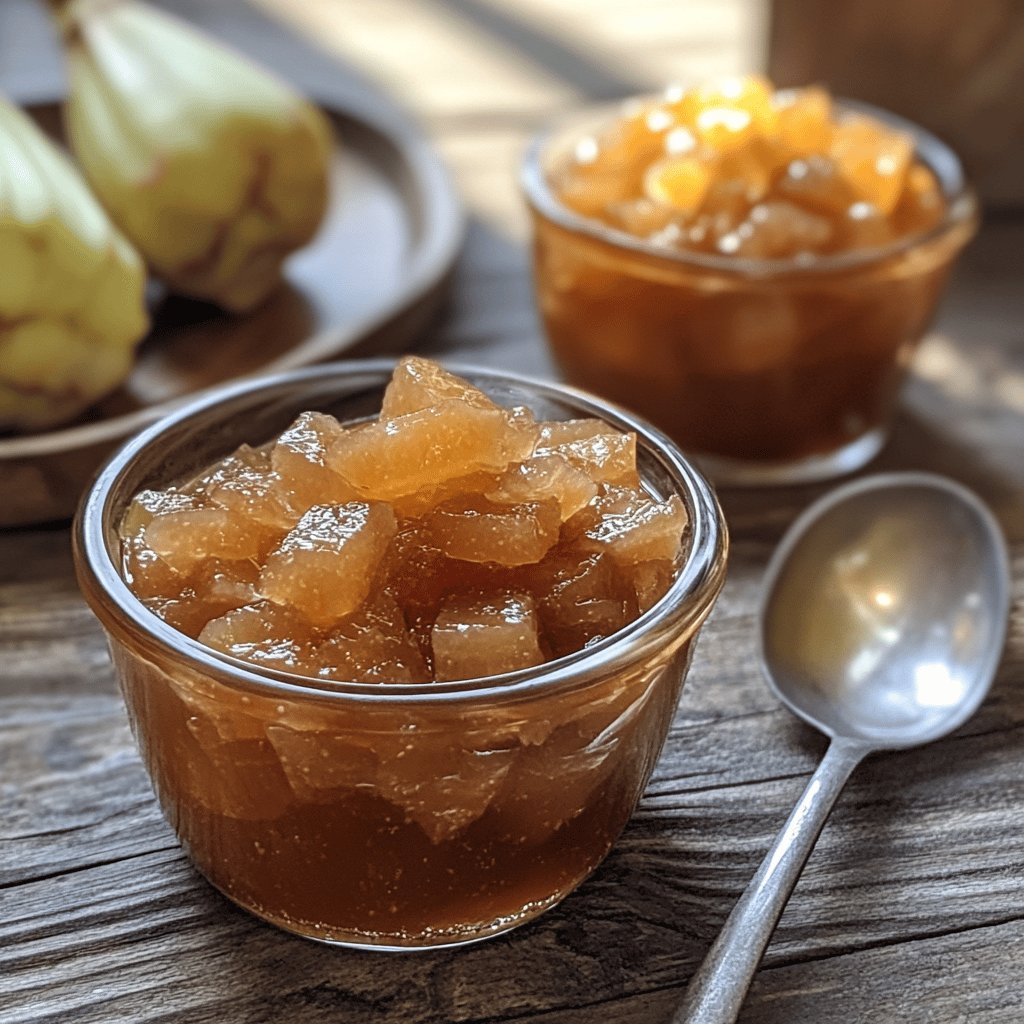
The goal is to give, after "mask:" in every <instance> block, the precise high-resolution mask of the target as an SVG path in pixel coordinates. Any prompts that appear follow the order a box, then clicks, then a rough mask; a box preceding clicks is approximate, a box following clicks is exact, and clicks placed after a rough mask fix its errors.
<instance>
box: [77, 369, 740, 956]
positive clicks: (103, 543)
mask: <svg viewBox="0 0 1024 1024" xmlns="http://www.w3.org/2000/svg"><path fill="white" fill-rule="evenodd" d="M392 368H393V364H392V363H391V362H386V361H381V360H377V361H363V362H349V363H345V364H338V365H333V366H331V365H327V366H319V367H316V368H314V369H309V370H302V371H298V372H292V373H283V374H279V375H276V376H273V377H268V378H264V379H261V380H254V381H249V382H246V383H242V384H239V385H237V386H234V387H231V388H225V389H222V390H220V391H219V392H218V393H216V394H215V395H213V396H211V397H208V398H205V399H203V400H201V401H199V402H196V403H195V404H192V405H190V406H188V407H187V408H184V409H182V410H181V411H179V412H176V413H174V414H173V415H171V416H168V417H167V418H165V419H163V420H161V421H160V422H159V423H157V424H155V425H154V426H152V427H151V428H149V429H148V430H146V431H144V432H143V433H142V434H140V435H139V436H137V437H136V438H135V439H134V440H132V441H131V442H129V444H128V445H127V446H126V447H125V448H123V449H122V450H121V451H120V452H119V453H118V454H117V455H116V456H115V457H114V458H113V459H112V460H111V461H110V462H109V463H108V464H107V465H106V467H105V468H104V469H103V470H102V471H101V473H100V474H99V477H98V478H97V480H96V482H95V484H94V486H93V488H92V490H91V491H90V493H89V494H88V495H87V496H86V497H85V499H84V501H83V503H82V506H81V508H80V510H79V515H78V519H77V522H76V527H75V534H74V539H75V557H76V565H77V570H78V575H79V581H80V585H81V587H82V590H83V593H84V594H85V597H86V600H87V601H88V602H89V604H90V605H91V607H92V609H93V611H94V612H95V613H96V615H97V616H98V617H99V619H100V621H101V623H102V624H103V627H104V628H105V630H106V632H107V635H108V639H109V644H110V649H111V652H112V657H113V661H114V665H115V667H116V670H117V674H118V677H119V680H120V685H121V689H122V692H123V694H124V698H125V702H126V704H127V707H128V712H129V716H130V719H131V723H132V727H133V730H134V733H135V737H136V740H137V742H138V745H139V748H140V751H141V753H142V757H143V760H144V762H145V764H146V767H147V769H148V771H149V774H150V777H151V779H152V782H153V785H154V788H155V790H156V793H157V796H158V797H159V799H160V803H161V805H162V808H163V811H164V814H165V815H166V817H167V819H168V821H169V822H170V823H171V825H172V826H173V827H174V829H175V830H176V831H177V833H178V836H179V838H180V839H181V842H182V844H183V846H184V847H185V849H186V850H187V851H188V853H189V855H190V856H191V858H192V860H193V862H194V863H195V864H196V866H197V867H198V868H199V870H200V871H201V872H202V873H203V874H204V875H205V876H206V877H207V878H208V879H209V880H210V882H212V883H213V885H215V886H216V887H217V888H218V889H220V890H221V892H223V893H224V894H225V895H227V896H228V897H229V898H231V899H232V900H234V901H235V902H236V903H238V904H239V905H240V906H242V907H243V908H245V909H246V910H249V911H251V912H252V913H253V914H256V915H257V916H259V917H261V918H263V919H265V920H267V921H270V922H272V923H273V924H276V925H278V926H280V927H282V928H285V929H287V930H289V931H292V932H296V933H298V934H300V935H304V936H307V937H309V938H313V939H319V940H322V941H325V942H330V943H336V944H341V945H349V946H359V947H375V948H378V949H391V950H403V949H416V948H424V947H436V946H445V945H457V944H461V943H464V942H471V941H474V940H477V939H482V938H487V937H489V936H492V935H496V934H499V933H500V932H503V931H506V930H508V929H510V928H513V927H515V926H516V925H519V924H521V923H523V922H525V921H528V920H530V919H531V918H533V917H535V916H536V915H537V914H539V913H541V912H542V911H543V910H544V909H546V908H547V907H550V906H552V905H553V904H555V903H557V902H558V901H559V900H561V899H562V898H563V897H564V896H566V895H567V894H568V893H569V892H570V891H572V889H574V888H575V887H576V886H577V885H579V883H580V882H581V881H582V880H583V879H584V878H585V877H586V876H587V875H588V874H589V873H590V872H591V871H593V869H594V868H595V867H596V866H597V865H598V864H599V863H600V861H601V860H602V859H603V857H604V856H605V855H606V854H607V852H608V850H609V849H610V847H611V846H612V844H613V843H614V842H615V840H616V838H617V836H618V835H619V833H620V831H621V830H622V828H623V826H624V825H625V823H626V820H627V819H628V818H629V816H630V814H631V813H632V811H633V808H634V806H635V804H636V802H637V800H638V799H639V797H640V794H641V792H642V791H643V788H644V786H645V784H646V782H647V779H648V776H649V775H650V772H651V770H652V768H653V766H654V763H655V760H656V759H657V757H658V754H659V751H660V749H661V746H662V744H663V742H664V740H665V736H666V734H667V731H668V728H669V724H670V722H671V720H672V715H673V712H674V709H675V706H676V702H677V699H678V696H679V691H680V687H681V685H682V682H683V677H684V676H685V674H686V671H687V668H688V666H689V661H690V652H691V649H692V644H693V640H694V638H695V637H696V635H697V631H698V630H699V628H700V626H701V624H702V622H703V621H704V619H705V617H706V616H707V614H708V612H709V611H710V609H711V606H712V604H713V603H714V600H715V598H716V596H717V594H718V591H719V589H720V588H721V585H722V582H723V578H724V574H725V562H726V549H727V536H726V528H725V524H724V522H723V520H722V516H721V512H720V510H719V508H718V505H717V503H716V501H715V498H714V495H713V493H712V491H711V490H710V488H709V487H708V485H707V483H706V482H705V480H704V479H703V478H702V477H701V476H700V475H699V474H698V473H697V472H696V471H695V470H694V469H693V468H692V467H691V466H690V465H689V464H688V463H687V462H686V461H685V459H684V458H683V457H682V455H681V454H680V452H679V451H678V450H677V449H676V448H675V446H674V445H673V444H672V443H671V442H670V441H668V440H667V439H666V438H665V437H663V436H662V435H660V434H659V433H658V432H657V431H655V430H652V429H651V428H650V427H649V426H647V425H645V424H643V423H642V422H640V421H638V420H636V419H634V418H633V417H631V416H630V415H628V414H626V413H623V412H621V411H619V410H617V409H615V408H614V407H612V406H610V405H607V404H605V403H603V402H600V401H598V400H596V399H593V398H590V397H589V396H586V395H584V394H582V393H578V392H575V391H573V390H571V389H569V388H564V387H558V386H556V385H548V384H543V383H539V382H534V381H529V380H525V379H521V378H518V377H513V376H508V375H504V374H500V373H491V372H487V371H483V370H475V369H469V368H462V367H453V369H455V371H456V372H457V373H460V374H461V375H462V376H464V377H465V378H467V379H468V380H469V381H470V382H471V383H473V384H475V385H476V386H477V387H479V388H482V389H483V390H484V391H485V392H487V393H488V394H489V395H491V396H492V397H493V398H494V399H495V400H497V401H498V402H500V403H501V404H504V405H507V406H512V405H526V406H528V407H530V408H531V409H532V410H533V411H534V412H535V413H536V414H537V416H538V417H541V418H544V419H565V418H577V417H600V418H601V419H604V420H606V421H607V422H609V423H610V424H612V425H613V426H614V427H615V428H616V429H617V430H621V431H628V430H632V431H635V432H636V434H637V440H638V443H637V450H638V451H637V459H638V467H639V469H640V474H641V478H642V479H643V481H644V483H645V486H646V487H648V488H649V489H650V491H651V492H652V493H653V494H655V495H656V496H658V497H659V498H666V497H668V496H670V495H672V494H678V495H679V496H680V498H681V499H682V501H683V502H684V504H685V506H686V509H687V511H688V513H689V523H690V525H689V536H688V542H689V545H690V546H689V553H688V555H687V557H686V560H685V564H684V565H683V566H682V568H681V569H680V571H679V573H678V575H677V577H676V579H675V580H674V581H673V583H672V585H671V588H670V590H669V592H668V593H667V594H666V595H665V597H664V598H662V600H661V601H659V602H658V603H657V604H656V605H655V606H654V607H653V608H651V609H650V610H649V611H648V612H646V613H645V614H644V615H642V616H641V617H640V618H638V619H637V620H636V621H635V622H633V623H632V624H630V625H629V626H627V627H626V628H625V629H623V630H622V631H621V632H620V633H618V634H617V635H615V636H614V637H610V638H608V639H606V640H604V641H601V642H599V643H596V644H595V645H593V646H592V647H590V648H587V649H585V650H583V651H580V652H578V653H576V654H573V655H570V656H568V657H564V658H560V659H558V660H555V661H551V662H549V663H547V664H545V665H542V666H539V667H537V668H531V669H528V670H522V671H518V672H514V673H507V674H504V675H500V676H491V677H488V678H480V679H474V680H469V681H464V682H456V683H434V684H424V685H400V684H380V685H376V684H366V683H336V682H329V681H324V680H314V679H301V680H300V678H299V677H296V676H292V675H289V674H287V673H283V672H278V671H273V670H267V669H262V668H258V667H255V666H254V665H252V664H251V663H248V662H242V661H238V660H236V659H233V658H231V657H228V656H226V655H222V654H220V653H218V652H216V651H214V650H211V649H209V648H207V647H205V646H203V645H202V644H200V643H199V642H198V641H196V640H193V639H191V638H189V637H187V636H185V635H184V634H181V633H179V632H177V631H176V630H174V629H173V628H171V627H170V626H168V625H167V624H166V623H164V622H163V621H162V620H161V619H160V618H158V617H157V616H156V615H155V614H153V613H152V612H151V611H149V610H148V609H147V608H146V607H145V605H143V604H142V602H141V601H140V600H139V599H137V598H136V596H135V595H134V594H133V593H132V591H131V590H130V589H129V588H128V585H127V584H126V583H125V581H124V579H123V578H122V575H121V571H120V568H119V566H120V541H119V536H118V526H119V523H120V521H121V518H122V516H123V514H124V512H125V510H126V508H127V506H128V504H129V503H130V502H131V499H132V498H133V496H134V495H135V494H137V493H138V492H139V491H140V490H143V489H144V488H163V487H167V486H170V485H173V484H175V483H177V482H180V481H182V480H185V479H188V478H190V477H192V476H193V475H195V474H196V472H197V471H199V470H201V469H202V468H204V467H206V466H207V465H209V464H210V463H212V462H213V461H215V460H217V459H219V458H221V457H223V456H224V455H226V454H227V453H229V452H230V451H232V450H234V449H235V448H236V447H237V446H238V445H239V444H241V443H243V442H246V443H248V444H252V445H259V444H262V443H264V442H266V441H268V440H270V439H271V438H273V437H275V436H276V435H278V434H279V433H280V432H281V431H282V430H283V429H284V428H285V427H286V426H288V424H289V423H290V422H291V421H292V420H293V419H294V418H295V417H296V416H297V415H298V414H299V413H300V412H302V411H304V410H306V409H316V410H321V411H324V412H329V413H331V414H333V415H334V416H336V417H338V418H339V419H340V420H342V421H348V420H356V419H360V418H363V417H366V416H370V415H374V414H376V413H377V412H378V411H379V409H380V405H381V398H382V396H383V391H384V387H385V385H386V383H387V381H388V379H389V377H390V374H391V370H392Z"/></svg>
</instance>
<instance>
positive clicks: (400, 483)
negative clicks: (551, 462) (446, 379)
mask: <svg viewBox="0 0 1024 1024" xmlns="http://www.w3.org/2000/svg"><path fill="white" fill-rule="evenodd" d="M535 440H536V431H535V429H533V428H532V427H531V426H530V425H524V424H522V423H519V422H516V421H515V420H514V419H513V417H512V416H511V415H510V414H509V413H508V412H507V411H506V410H504V409H499V408H497V407H495V408H493V409H486V408H480V407H479V406H475V405H471V404H470V403H468V402H464V401H462V400H461V399H446V400H444V401H441V402H439V403H438V404H437V405H436V406H433V407H432V408H429V409H419V410H417V411H416V412H410V413H406V414H404V415H401V416H395V417H393V418H391V419H381V420H377V421H376V422H374V423H371V424H368V425H367V426H365V427H364V428H363V429H361V430H353V431H349V432H348V433H346V434H345V436H344V438H343V439H342V440H341V441H340V442H339V443H338V444H337V445H336V446H335V447H334V448H333V449H332V451H331V453H330V456H329V464H330V466H331V467H332V468H333V469H334V470H335V471H336V472H337V473H339V474H340V475H341V476H343V477H344V478H345V479H346V480H348V481H349V483H351V484H352V485H353V486H354V487H355V488H356V490H357V491H358V492H359V493H360V494H361V495H363V496H365V497H373V498H375V499H377V500H379V501H393V500H394V499H396V498H400V497H402V496H403V495H409V494H414V493H415V492H416V491H420V490H423V489H424V488H429V487H437V486H438V485H440V484H441V483H442V482H444V481H446V480H452V479H454V478H456V477H460V476H467V475H469V474H470V473H475V472H481V471H483V472H488V471H495V472H498V471H504V470H505V469H506V468H507V467H508V466H509V464H510V463H512V462H514V461H515V460H516V459H521V458H524V457H525V456H526V455H528V454H529V453H530V451H531V450H532V448H533V445H534V441H535Z"/></svg>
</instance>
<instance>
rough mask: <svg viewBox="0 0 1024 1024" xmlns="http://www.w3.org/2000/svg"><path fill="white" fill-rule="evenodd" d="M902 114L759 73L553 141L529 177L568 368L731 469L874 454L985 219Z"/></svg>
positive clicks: (544, 289)
mask: <svg viewBox="0 0 1024 1024" xmlns="http://www.w3.org/2000/svg"><path fill="white" fill-rule="evenodd" d="M876 115H877V116H876ZM887 117H888V115H882V114H881V112H875V114H868V113H865V112H862V110H861V109H860V108H853V107H851V106H846V105H843V104H841V103H839V102H836V103H833V101H832V100H831V98H830V97H829V95H828V93H827V92H825V91H824V90H822V89H818V88H808V89H801V90H787V91H785V92H773V90H772V88H771V86H770V84H769V83H767V82H765V81H764V80H763V79H760V78H756V77H748V78H742V79H736V80H727V81H724V82H719V83H715V84H710V85H706V86H702V87H698V88H694V89H690V90H686V91H683V90H675V91H669V92H667V93H666V94H664V95H663V96H661V97H658V98H657V99H654V100H649V101H643V102H636V103H634V104H632V105H627V107H626V108H625V109H624V111H623V112H622V113H621V114H620V116H619V117H618V118H616V119H613V120H611V121H607V122H605V123H603V124H602V125H600V126H599V127H598V128H597V129H596V130H592V131H581V132H567V133H565V134H564V135H563V136H559V137H555V138H553V139H551V140H549V141H547V143H546V144H545V147H544V148H543V149H542V150H540V151H539V152H538V154H537V155H536V157H534V158H533V160H534V161H535V162H534V163H532V164H531V163H528V165H527V172H526V177H525V184H526V189H527V195H528V199H529V201H530V205H531V209H532V213H533V219H534V237H535V242H534V269H535V278H536V288H537V295H538V301H539V305H540V308H541V312H542V314H543V317H544V321H545V326H546V330H547V334H548V338H549V340H550V342H551V346H552V349H553V352H554V355H555V358H556V360H557V361H558V363H559V364H560V366H561V368H562V370H563V372H564V374H565V376H566V378H567V379H568V380H569V381H571V382H572V383H574V384H577V385H579V386H581V387H585V388H588V389H589V390H591V391H594V392H595V393H597V394H600V395H602V396H604V397H607V398H610V399H612V400H614V401H617V402H620V403H621V404H623V405H625V406H627V407H628V408H633V409H635V410H637V411H638V412H640V413H642V414H643V415H644V416H646V417H648V418H649V419H650V420H652V421H653V422H654V423H655V424H656V425H658V426H660V427H661V428H662V429H664V430H665V431H666V432H668V433H669V434H670V435H671V436H672V437H673V438H674V439H675V440H676V441H678V442H679V443H680V444H681V445H682V446H683V447H684V448H685V449H687V450H689V451H691V452H693V453H694V454H696V455H699V456H703V457H705V459H706V463H707V465H708V466H709V467H710V468H711V471H712V472H713V473H714V472H715V471H716V468H717V469H720V470H721V478H722V479H723V480H729V479H732V478H733V477H731V476H730V472H729V470H730V469H732V470H737V471H749V472H751V480H752V481H754V479H755V478H756V476H757V474H758V473H760V472H762V470H761V469H758V467H759V466H760V467H764V466H765V465H768V466H769V467H776V466H777V467H787V466H794V465H798V464H800V463H802V462H803V463H805V465H807V466H809V465H811V463H817V464H818V465H819V466H820V467H821V468H822V470H823V472H822V474H821V475H828V472H827V470H828V469H829V467H830V465H831V468H832V469H834V470H843V469H850V468H853V465H852V463H850V462H849V460H850V459H852V458H854V453H856V452H861V454H862V455H863V456H865V457H870V454H873V453H874V451H877V449H878V447H879V445H880V444H881V441H882V437H883V435H884V432H885V429H886V426H887V423H888V420H889V419H890V417H891V413H892V410H893V407H894V404H895V398H896V395H897V393H898V390H899V386H900V384H901V381H902V378H903V376H904V373H905V370H906V367H907V364H908V363H909V360H910V357H911V354H912V351H913V348H914V346H915V344H916V343H917V341H918V340H919V339H920V337H921V336H922V334H923V333H924V331H925V329H926V327H927V325H928V323H929V320H930V318H931V315H932V313H933V310H934V308H935V305H936V303H937V301H938V298H939V295H940V294H941V291H942V289H943V287H944V284H945V280H946V276H947V274H948V271H949V269H950V265H951V262H952V260H953V258H954V257H955V255H956V253H957V252H958V251H959V249H960V247H961V246H962V245H963V244H964V243H965V242H966V240H967V239H968V238H969V237H970V235H971V234H972V233H973V230H974V216H975V214H974V208H973V200H972V199H971V198H970V197H969V195H968V194H967V193H966V190H965V189H964V187H963V185H962V182H960V184H959V185H958V186H957V187H958V188H959V189H960V198H961V199H962V200H963V202H962V203H961V204H960V205H959V206H958V207H957V213H956V216H955V217H954V216H952V215H951V206H950V199H951V198H953V196H952V193H951V191H949V190H947V188H946V185H947V184H948V180H947V182H945V183H943V182H940V180H939V177H938V176H937V175H938V171H937V168H938V166H939V165H941V166H942V167H944V168H945V173H946V174H947V179H948V177H949V175H950V174H951V173H952V174H953V177H956V176H957V175H958V174H959V170H958V165H957V163H956V159H955V157H954V156H953V155H952V154H951V153H949V152H948V150H945V148H944V147H942V146H941V143H938V141H937V140H934V139H931V138H930V137H926V136H924V134H923V133H920V132H919V131H918V130H917V129H913V126H910V125H906V124H904V123H900V127H898V128H897V127H893V126H892V124H890V123H889V122H888V121H887V120H884V119H883V118H887ZM904 129H906V130H904ZM911 129H913V131H914V132H915V134H914V135H911V134H908V131H910V130H911ZM930 158H934V159H935V166H933V165H932V164H931V163H930V162H929V159H930ZM950 168H957V170H956V171H955V173H954V172H951V171H950ZM961 207H962V208H963V209H961ZM844 450H848V451H849V452H850V455H848V456H847V462H848V464H846V465H842V464H840V463H841V461H842V459H843V457H844V456H842V455H841V454H839V455H837V454H836V453H842V452H844ZM832 459H838V460H839V461H838V462H836V463H835V464H832V463H831V460H832ZM773 472H774V469H771V468H769V469H768V470H767V473H768V474H769V476H770V474H771V473H773ZM814 472H815V471H811V472H810V476H813V475H814ZM769 476H766V477H765V478H766V479H768V478H769ZM779 478H780V479H784V478H785V472H782V473H781V474H780V477H779ZM735 479H737V480H739V479H740V477H739V475H737V476H736V477H735Z"/></svg>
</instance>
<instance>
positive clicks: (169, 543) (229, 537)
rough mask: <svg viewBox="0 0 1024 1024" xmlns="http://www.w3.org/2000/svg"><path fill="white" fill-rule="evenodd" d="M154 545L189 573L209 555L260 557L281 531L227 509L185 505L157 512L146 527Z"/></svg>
mask: <svg viewBox="0 0 1024 1024" xmlns="http://www.w3.org/2000/svg"><path fill="white" fill-rule="evenodd" d="M143 536H144V537H145V540H146V543H147V544H148V545H149V547H150V548H152V549H153V551H155V552H156V553H157V554H158V555H159V556H160V558H162V559H163V560H164V562H166V564H167V565H169V566H170V567H171V568H172V569H174V570H175V571H176V572H179V573H184V574H187V573H189V572H191V571H192V570H193V569H195V567H196V566H197V565H199V563H201V562H203V561H205V560H206V559H208V558H217V559H221V560H224V561H228V560H232V559H245V558H259V557H260V556H261V555H262V554H263V553H264V552H265V551H266V548H267V546H268V544H270V543H272V542H273V540H274V538H275V536H277V531H276V530H274V529H273V528H259V527H258V526H256V525H255V524H253V523H249V524H248V525H247V527H246V528H244V529H241V528H239V524H238V520H237V519H236V517H235V516H233V515H232V514H231V512H229V511H228V510H227V509H225V508H217V507H214V506H205V507H195V508H182V509H175V510H173V511H168V512H160V513H159V514H157V515H154V516H153V518H152V519H151V520H150V522H149V524H148V525H147V526H146V527H145V528H144V530H143Z"/></svg>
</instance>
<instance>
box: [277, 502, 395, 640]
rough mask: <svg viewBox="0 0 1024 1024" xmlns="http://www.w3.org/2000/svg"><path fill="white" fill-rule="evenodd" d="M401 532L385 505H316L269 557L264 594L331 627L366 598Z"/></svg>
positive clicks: (309, 618)
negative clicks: (397, 535)
mask: <svg viewBox="0 0 1024 1024" xmlns="http://www.w3.org/2000/svg"><path fill="white" fill-rule="evenodd" d="M395 532H396V523H395V515H394V512H392V511H391V509H390V508H389V507H388V506H387V505H385V504H383V503H380V502H373V503H367V502H361V501H352V502H347V503H346V504H344V505H314V506H313V507H312V508H311V509H309V511H308V512H306V513H305V514H304V515H303V517H302V518H301V519H300V520H299V521H298V523H297V524H296V526H295V528H294V529H293V530H292V531H291V532H290V533H288V534H287V536H285V538H284V540H283V541H281V543H280V545H278V547H277V548H275V549H274V551H272V552H271V553H270V555H269V556H268V557H267V561H266V564H265V565H264V567H263V572H262V573H261V574H260V582H259V590H260V593H261V594H262V595H263V597H266V598H268V599H269V600H270V601H273V602H274V603H275V604H280V605H285V606H288V607H291V608H294V609H296V610H297V611H298V612H300V613H301V614H302V615H304V616H305V617H306V618H307V619H308V620H309V621H310V622H312V623H314V624H315V625H317V626H320V627H326V626H330V625H332V624H333V623H335V622H337V621H338V620H339V619H341V618H343V617H344V616H346V615H348V614H349V613H350V612H352V611H354V610H355V609H356V608H358V607H359V605H360V604H362V602H363V601H364V600H365V599H366V596H367V594H368V593H369V592H370V588H371V586H372V584H373V575H374V572H375V571H376V569H377V566H378V565H379V564H380V561H381V559H382V558H383V557H384V552H385V551H386V550H387V547H388V544H389V543H390V542H391V538H392V537H394V535H395Z"/></svg>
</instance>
